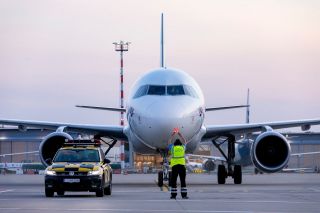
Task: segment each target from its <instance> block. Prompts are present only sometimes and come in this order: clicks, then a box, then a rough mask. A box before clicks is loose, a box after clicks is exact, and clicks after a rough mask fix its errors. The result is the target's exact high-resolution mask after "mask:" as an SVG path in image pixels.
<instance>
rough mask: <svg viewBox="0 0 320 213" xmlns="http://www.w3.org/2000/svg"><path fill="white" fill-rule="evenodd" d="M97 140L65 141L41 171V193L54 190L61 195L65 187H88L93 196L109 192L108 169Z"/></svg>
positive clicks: (110, 181) (107, 161) (110, 183)
mask: <svg viewBox="0 0 320 213" xmlns="http://www.w3.org/2000/svg"><path fill="white" fill-rule="evenodd" d="M104 156H105V155H104V152H103V151H102V149H101V148H100V145H99V144H93V143H92V142H91V143H83V142H81V143H75V142H73V143H65V145H64V147H62V148H60V149H59V150H58V151H57V153H56V155H55V157H54V158H53V160H51V159H47V160H46V161H47V162H48V163H49V164H51V163H52V164H51V166H48V167H47V169H46V171H45V194H46V196H47V197H52V196H53V195H54V192H57V194H58V195H64V193H65V191H90V192H95V193H96V195H97V197H102V196H103V195H111V190H112V169H111V167H110V166H109V163H110V161H109V160H108V159H105V158H104Z"/></svg>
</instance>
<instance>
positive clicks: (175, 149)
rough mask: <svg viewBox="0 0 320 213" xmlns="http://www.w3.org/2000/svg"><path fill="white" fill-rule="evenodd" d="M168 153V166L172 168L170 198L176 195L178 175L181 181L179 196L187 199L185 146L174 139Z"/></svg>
mask: <svg viewBox="0 0 320 213" xmlns="http://www.w3.org/2000/svg"><path fill="white" fill-rule="evenodd" d="M169 154H170V155H171V161H170V166H171V168H172V175H171V197H170V199H176V197H177V179H178V175H179V177H180V183H181V197H182V199H188V196H187V188H186V187H187V186H186V167H185V165H186V159H185V146H184V145H183V144H182V142H181V141H180V140H179V139H176V140H175V142H174V144H173V145H172V144H170V146H169Z"/></svg>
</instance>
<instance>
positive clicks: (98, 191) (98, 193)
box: [96, 179, 105, 197]
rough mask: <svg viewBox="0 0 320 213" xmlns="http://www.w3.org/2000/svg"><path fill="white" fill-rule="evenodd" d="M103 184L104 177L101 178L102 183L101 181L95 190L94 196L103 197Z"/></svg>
mask: <svg viewBox="0 0 320 213" xmlns="http://www.w3.org/2000/svg"><path fill="white" fill-rule="evenodd" d="M104 185H105V182H104V179H103V180H102V183H101V187H100V188H99V189H98V190H97V191H96V196H97V197H103V193H104Z"/></svg>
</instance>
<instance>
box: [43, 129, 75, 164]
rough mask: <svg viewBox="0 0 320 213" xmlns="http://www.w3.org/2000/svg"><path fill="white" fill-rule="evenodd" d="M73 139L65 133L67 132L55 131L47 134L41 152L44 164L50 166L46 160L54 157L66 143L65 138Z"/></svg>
mask: <svg viewBox="0 0 320 213" xmlns="http://www.w3.org/2000/svg"><path fill="white" fill-rule="evenodd" d="M66 139H68V140H72V139H73V138H72V137H71V136H70V135H69V134H67V133H65V132H53V133H50V134H49V135H47V136H46V137H45V138H44V139H43V140H42V142H41V144H40V148H39V153H40V159H41V162H42V163H43V165H45V166H49V165H48V163H47V162H46V160H47V159H49V158H50V159H51V160H52V159H53V157H54V155H55V154H56V152H57V151H58V149H60V148H61V147H62V146H63V144H64V143H65V140H66Z"/></svg>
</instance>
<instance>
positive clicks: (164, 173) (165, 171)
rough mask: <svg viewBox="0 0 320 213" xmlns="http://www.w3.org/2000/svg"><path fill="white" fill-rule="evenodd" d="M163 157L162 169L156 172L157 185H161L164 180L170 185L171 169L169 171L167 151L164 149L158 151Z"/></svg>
mask: <svg viewBox="0 0 320 213" xmlns="http://www.w3.org/2000/svg"><path fill="white" fill-rule="evenodd" d="M160 153H161V156H162V158H163V164H162V170H161V171H159V172H158V186H159V187H162V186H163V183H164V182H165V181H168V185H169V186H171V181H170V179H171V171H169V168H170V166H169V161H168V153H167V152H166V151H163V152H160Z"/></svg>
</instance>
